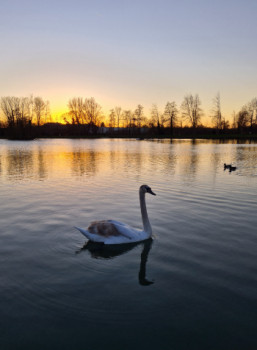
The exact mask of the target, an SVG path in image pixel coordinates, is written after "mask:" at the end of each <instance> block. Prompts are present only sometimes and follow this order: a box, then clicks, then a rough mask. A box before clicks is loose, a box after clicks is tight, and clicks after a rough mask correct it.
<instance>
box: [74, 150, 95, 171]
mask: <svg viewBox="0 0 257 350" xmlns="http://www.w3.org/2000/svg"><path fill="white" fill-rule="evenodd" d="M97 158H98V157H97V153H96V152H95V151H94V150H89V151H87V152H85V151H83V150H75V151H73V152H72V171H73V173H74V174H75V175H77V176H84V175H87V176H94V175H95V174H96V172H97Z"/></svg>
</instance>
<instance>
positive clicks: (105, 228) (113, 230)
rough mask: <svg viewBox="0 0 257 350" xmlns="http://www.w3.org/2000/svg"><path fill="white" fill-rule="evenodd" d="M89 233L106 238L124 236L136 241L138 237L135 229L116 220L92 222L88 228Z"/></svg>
mask: <svg viewBox="0 0 257 350" xmlns="http://www.w3.org/2000/svg"><path fill="white" fill-rule="evenodd" d="M88 232H89V233H91V234H92V235H99V236H102V237H106V238H107V237H118V236H124V237H126V238H128V239H135V237H137V235H138V231H137V230H135V229H134V228H132V227H130V226H128V225H126V224H124V223H122V222H119V221H115V220H102V221H95V222H92V223H91V224H90V226H89V227H88Z"/></svg>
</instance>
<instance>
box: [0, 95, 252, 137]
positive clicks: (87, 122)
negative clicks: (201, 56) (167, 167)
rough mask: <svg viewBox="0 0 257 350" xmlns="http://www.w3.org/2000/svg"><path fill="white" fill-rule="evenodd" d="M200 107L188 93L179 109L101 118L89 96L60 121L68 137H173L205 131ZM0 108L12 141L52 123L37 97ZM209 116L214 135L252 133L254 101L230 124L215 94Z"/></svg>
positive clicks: (4, 101) (171, 106)
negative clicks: (145, 133)
mask: <svg viewBox="0 0 257 350" xmlns="http://www.w3.org/2000/svg"><path fill="white" fill-rule="evenodd" d="M201 104H202V103H201V100H200V97H199V95H198V94H195V95H192V94H188V95H186V96H184V99H183V101H182V103H181V105H180V107H178V106H177V104H176V102H175V101H168V102H167V103H166V105H165V106H164V108H163V110H162V111H161V110H160V109H159V108H158V106H157V105H156V104H153V105H152V107H151V109H150V111H149V113H148V115H147V114H146V113H145V109H144V107H143V106H142V105H141V104H138V105H137V106H136V108H135V109H134V110H126V109H122V108H121V107H120V106H116V107H114V108H112V109H111V110H110V111H109V113H108V114H107V115H104V113H103V111H102V107H101V105H100V104H99V103H97V102H96V100H95V99H94V98H93V97H91V98H82V97H74V98H72V99H70V100H69V101H68V103H67V112H66V113H64V114H63V116H62V118H63V122H64V123H65V125H66V126H67V128H66V130H69V132H70V133H71V134H72V133H74V132H75V131H76V133H77V134H78V136H83V134H84V135H85V136H86V135H96V134H97V133H98V132H99V128H101V130H103V128H105V129H107V128H108V131H109V133H111V132H112V133H115V134H117V135H118V134H121V133H122V132H123V133H124V132H125V131H126V135H128V136H133V135H136V134H140V133H141V132H142V130H148V131H149V130H150V131H151V133H152V134H153V135H155V136H160V135H162V134H165V135H169V136H170V137H173V136H174V131H175V130H177V129H183V128H190V129H191V130H192V131H193V132H195V131H196V130H197V129H199V128H201V129H203V128H205V127H204V125H203V124H202V122H201V120H202V117H203V115H204V112H203V110H202V108H201ZM0 109H1V121H2V123H1V124H2V127H4V128H6V129H7V130H8V132H7V134H9V135H13V137H14V138H15V137H17V138H23V137H25V136H26V133H27V134H29V133H31V130H32V129H33V130H34V133H35V128H38V130H39V129H40V128H41V127H42V126H44V125H46V124H49V123H51V121H52V118H51V113H50V104H49V102H48V101H46V100H44V99H43V98H42V97H39V96H36V97H33V96H29V97H15V96H6V97H2V98H1V100H0ZM209 116H210V118H211V121H212V125H213V127H212V129H213V130H215V132H216V133H217V134H219V133H222V131H225V130H228V129H237V130H238V131H242V130H245V129H249V130H251V131H254V130H255V129H257V98H253V99H252V100H251V101H250V102H248V103H246V104H245V105H244V106H242V108H241V109H240V111H239V112H238V113H235V112H234V114H233V120H232V123H231V124H230V123H229V121H228V120H227V119H226V118H225V117H224V115H223V114H222V109H221V99H220V94H219V93H218V94H217V95H216V96H215V97H214V99H213V107H212V110H211V111H210V114H209ZM39 134H40V133H39ZM19 135H20V137H19ZM193 136H194V135H193Z"/></svg>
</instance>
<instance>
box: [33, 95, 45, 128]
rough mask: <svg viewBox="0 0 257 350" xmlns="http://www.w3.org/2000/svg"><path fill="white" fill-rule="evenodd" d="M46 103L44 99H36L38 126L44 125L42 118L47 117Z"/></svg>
mask: <svg viewBox="0 0 257 350" xmlns="http://www.w3.org/2000/svg"><path fill="white" fill-rule="evenodd" d="M45 109H46V103H45V101H44V100H43V99H42V97H39V96H37V97H35V98H34V114H35V117H36V124H37V126H39V125H40V124H41V123H42V118H43V117H45Z"/></svg>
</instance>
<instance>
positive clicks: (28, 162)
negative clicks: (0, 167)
mask: <svg viewBox="0 0 257 350" xmlns="http://www.w3.org/2000/svg"><path fill="white" fill-rule="evenodd" d="M6 161H7V175H8V176H9V178H10V179H13V177H14V178H16V179H17V178H18V179H24V178H33V176H34V175H33V174H34V172H33V170H34V162H33V152H32V151H24V150H18V149H17V150H9V151H8V152H7V157H6Z"/></svg>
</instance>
